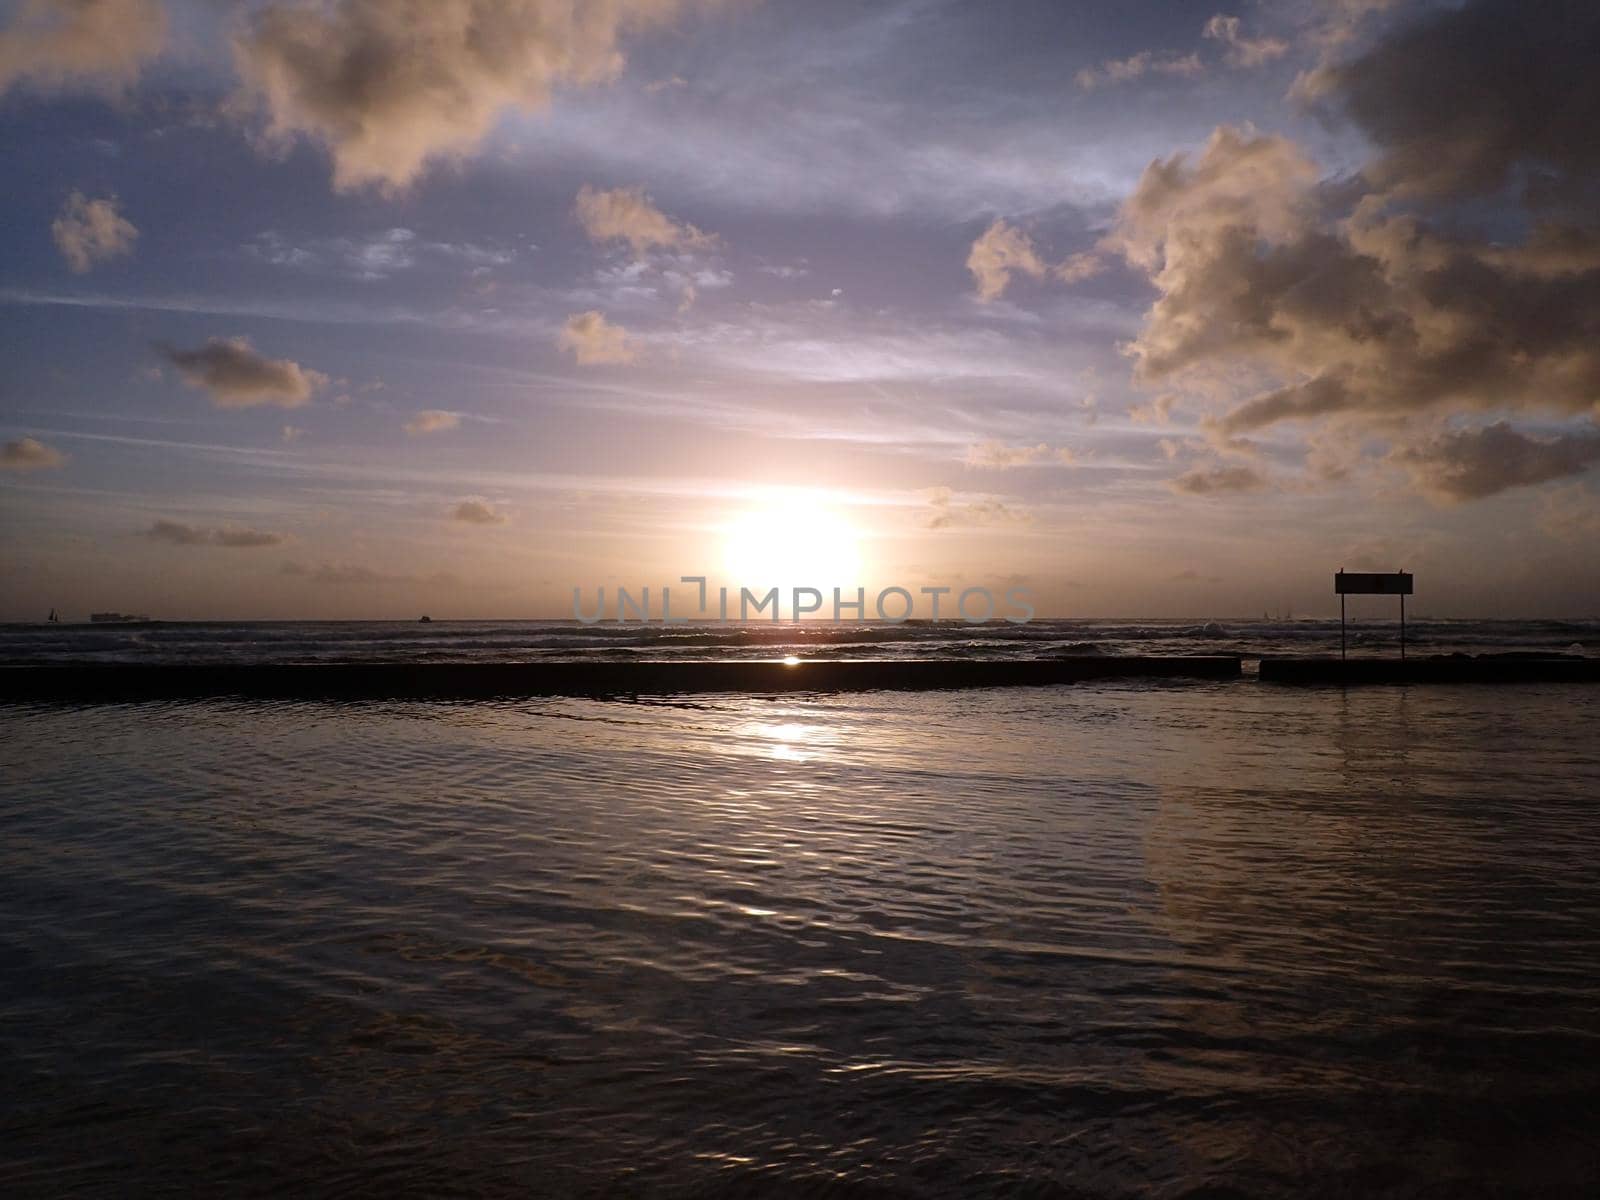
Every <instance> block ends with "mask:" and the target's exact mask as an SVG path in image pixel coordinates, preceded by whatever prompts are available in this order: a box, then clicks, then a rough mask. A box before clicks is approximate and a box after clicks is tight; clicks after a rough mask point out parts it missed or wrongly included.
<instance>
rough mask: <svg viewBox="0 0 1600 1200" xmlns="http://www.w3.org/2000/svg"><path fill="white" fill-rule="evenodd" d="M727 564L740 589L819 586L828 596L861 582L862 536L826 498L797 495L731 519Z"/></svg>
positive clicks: (725, 553) (726, 544) (731, 579)
mask: <svg viewBox="0 0 1600 1200" xmlns="http://www.w3.org/2000/svg"><path fill="white" fill-rule="evenodd" d="M723 566H724V567H725V568H726V570H727V572H728V576H729V579H730V581H731V582H732V583H733V584H734V585H736V586H738V587H748V588H752V589H755V588H761V589H766V588H771V587H778V588H782V589H790V588H797V587H814V588H816V589H818V590H819V591H821V592H823V593H824V594H827V593H828V589H830V588H835V587H850V588H854V587H855V586H857V585H859V584H860V583H861V579H860V570H861V551H860V535H859V534H858V533H857V531H856V529H855V527H854V526H853V525H851V524H850V522H849V521H848V520H846V519H845V518H844V517H843V516H841V515H840V514H839V513H837V512H836V511H834V510H833V509H832V508H830V507H828V505H827V504H826V503H824V502H821V501H818V500H817V499H815V498H812V497H806V496H793V497H785V498H784V499H782V500H779V501H773V502H769V503H766V504H763V505H762V506H761V507H760V508H756V509H752V510H751V511H749V512H745V513H741V514H740V515H739V516H737V517H735V518H734V519H733V520H732V521H731V522H729V524H728V526H727V530H726V537H725V541H724V554H723Z"/></svg>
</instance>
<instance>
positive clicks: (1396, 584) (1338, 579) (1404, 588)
mask: <svg viewBox="0 0 1600 1200" xmlns="http://www.w3.org/2000/svg"><path fill="white" fill-rule="evenodd" d="M1333 590H1334V593H1335V594H1336V595H1340V596H1409V595H1411V574H1410V572H1407V571H1340V572H1339V573H1338V574H1337V575H1335V576H1334V577H1333Z"/></svg>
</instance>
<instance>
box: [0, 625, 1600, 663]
mask: <svg viewBox="0 0 1600 1200" xmlns="http://www.w3.org/2000/svg"><path fill="white" fill-rule="evenodd" d="M1348 641H1349V648H1350V650H1351V651H1352V652H1354V653H1358V654H1393V653H1397V652H1398V651H1399V646H1400V626H1399V624H1398V622H1395V621H1381V622H1352V623H1351V625H1350V628H1349V632H1348ZM1406 644H1407V647H1408V650H1410V651H1413V652H1415V653H1417V654H1453V653H1465V654H1481V653H1485V652H1490V653H1494V652H1501V653H1506V652H1509V653H1517V652H1524V653H1540V654H1551V653H1576V654H1590V655H1600V618H1595V619H1589V620H1569V621H1555V620H1550V621H1475V620H1448V621H1446V620H1421V621H1417V620H1413V621H1410V622H1408V623H1407V626H1406ZM1338 651H1339V622H1338V621H1328V620H1309V619H1307V620H1291V621H1271V620H1238V621H1201V620H1121V621H1118V620H1095V619H1080V620H1035V621H1030V622H1028V623H1027V624H1025V625H1012V624H1009V623H1006V622H1003V621H991V622H988V623H985V624H981V625H968V624H966V623H964V622H959V621H940V622H938V623H932V622H926V621H915V622H907V623H905V624H900V625H893V624H888V623H885V622H866V623H863V624H859V625H850V624H844V625H836V624H829V623H823V622H820V621H808V622H800V623H796V622H792V621H785V622H755V623H750V624H737V623H731V624H728V625H715V624H711V625H672V626H666V625H663V624H661V623H660V622H659V621H658V622H654V623H650V624H646V623H643V622H638V621H634V622H629V623H626V624H621V623H618V622H615V621H607V622H604V623H600V624H594V625H582V624H580V623H578V622H577V621H431V622H427V623H421V622H415V621H245V622H207V621H174V622H146V623H139V624H129V625H112V624H107V625H46V624H32V625H23V624H12V625H4V624H0V665H6V664H20V663H45V662H84V663H90V662H100V663H116V662H150V663H157V662H160V663H184V662H194V663H235V664H242V663H256V662H284V663H287V662H296V663H318V662H326V663H331V662H535V661H539V660H541V659H549V660H574V659H613V660H623V661H626V660H627V659H630V658H645V659H726V658H781V657H783V656H784V655H788V654H794V655H798V656H801V657H809V658H908V657H909V658H943V657H956V658H971V657H981V658H1040V657H1049V656H1054V655H1079V654H1240V655H1243V656H1244V657H1245V658H1247V659H1251V658H1260V657H1261V656H1262V655H1267V654H1275V655H1295V654H1329V653H1338Z"/></svg>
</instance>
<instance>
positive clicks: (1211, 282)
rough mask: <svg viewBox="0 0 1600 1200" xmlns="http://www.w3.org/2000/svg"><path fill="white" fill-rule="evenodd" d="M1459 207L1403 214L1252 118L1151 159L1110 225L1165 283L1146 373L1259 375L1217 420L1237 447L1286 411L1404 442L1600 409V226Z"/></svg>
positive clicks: (1196, 378) (1202, 389) (1154, 312)
mask: <svg viewBox="0 0 1600 1200" xmlns="http://www.w3.org/2000/svg"><path fill="white" fill-rule="evenodd" d="M1454 86H1456V85H1455V84H1452V87H1454ZM1589 182H1590V183H1591V184H1592V183H1593V182H1594V181H1593V180H1590V181H1589ZM1456 216H1457V214H1456V213H1455V212H1454V210H1452V209H1449V208H1443V209H1439V210H1438V211H1437V212H1434V211H1428V210H1426V209H1425V210H1423V211H1420V212H1419V211H1415V210H1413V211H1400V212H1395V211H1391V209H1390V208H1389V207H1388V204H1387V201H1386V199H1385V197H1383V196H1381V195H1378V194H1375V193H1370V192H1364V191H1363V190H1362V181H1360V180H1357V181H1355V185H1354V186H1351V185H1350V183H1349V182H1348V181H1339V182H1334V183H1329V182H1324V181H1323V180H1322V179H1321V178H1320V176H1319V173H1318V171H1317V168H1316V166H1315V164H1313V163H1312V162H1311V161H1310V160H1309V158H1307V157H1306V155H1305V154H1304V152H1303V151H1302V150H1301V149H1300V148H1299V147H1298V146H1296V145H1295V144H1294V143H1292V142H1290V141H1288V140H1287V139H1284V138H1280V137H1272V136H1267V135H1260V134H1256V133H1254V132H1253V131H1250V130H1239V129H1229V128H1223V129H1219V130H1217V131H1216V133H1215V134H1214V135H1213V136H1212V138H1211V140H1210V141H1209V143H1208V144H1207V145H1206V147H1205V148H1204V150H1203V151H1202V152H1201V154H1200V155H1199V156H1198V158H1195V159H1191V158H1190V157H1189V156H1188V155H1185V154H1177V155H1174V156H1172V157H1171V158H1168V159H1163V160H1157V161H1156V162H1155V163H1153V164H1151V166H1150V167H1149V168H1148V169H1147V170H1146V172H1145V174H1144V176H1143V178H1142V179H1141V181H1140V184H1139V186H1138V188H1137V189H1136V190H1135V192H1134V194H1133V195H1132V196H1131V197H1130V198H1129V200H1128V201H1127V202H1126V203H1125V204H1124V206H1123V209H1122V211H1121V213H1120V214H1119V217H1118V220H1117V223H1116V227H1115V228H1114V230H1113V231H1112V233H1111V234H1110V235H1108V237H1107V239H1106V244H1107V245H1108V246H1110V247H1113V248H1115V249H1117V250H1118V251H1119V252H1120V253H1122V254H1123V256H1124V257H1125V258H1126V259H1127V260H1128V261H1129V262H1130V263H1131V264H1132V265H1134V266H1136V267H1139V268H1141V269H1143V270H1144V271H1146V272H1147V274H1148V275H1149V278H1150V281H1151V283H1152V284H1153V285H1154V286H1155V288H1156V292H1157V296H1156V300H1155V303H1154V304H1153V305H1152V306H1151V308H1150V310H1149V312H1148V314H1147V317H1146V320H1145V323H1144V327H1143V328H1142V329H1141V331H1140V333H1139V335H1138V337H1137V338H1135V339H1134V340H1133V341H1132V343H1131V344H1130V345H1129V348H1128V349H1129V353H1130V354H1131V355H1132V357H1133V359H1134V362H1135V377H1136V379H1138V380H1139V381H1140V382H1142V383H1146V384H1165V385H1167V386H1174V385H1185V384H1187V385H1191V386H1192V387H1194V388H1196V389H1198V394H1199V395H1222V396H1225V397H1237V394H1238V392H1239V390H1241V389H1242V388H1247V387H1248V388H1250V390H1251V391H1252V392H1253V393H1254V394H1248V395H1247V396H1246V397H1245V398H1243V399H1236V398H1235V399H1231V400H1230V402H1229V404H1228V407H1226V409H1225V410H1224V411H1222V412H1221V413H1214V412H1213V413H1209V414H1207V416H1206V417H1205V419H1204V421H1203V425H1204V428H1205V429H1206V430H1207V431H1208V432H1209V433H1210V435H1211V436H1212V437H1213V439H1214V440H1216V441H1217V442H1218V443H1219V444H1223V445H1228V446H1231V447H1239V446H1241V445H1243V443H1242V441H1241V439H1242V438H1243V437H1244V435H1246V434H1251V433H1254V432H1257V431H1262V430H1266V429H1268V428H1271V427H1273V426H1277V425H1280V424H1282V423H1285V422H1302V423H1328V422H1333V423H1339V424H1341V425H1343V426H1345V427H1346V428H1347V430H1361V431H1365V432H1366V433H1368V434H1370V435H1372V436H1374V437H1377V438H1382V439H1386V440H1391V441H1392V440H1393V439H1394V438H1395V437H1396V435H1397V434H1398V433H1399V432H1401V430H1402V427H1403V426H1405V425H1406V424H1407V422H1411V421H1416V420H1420V419H1422V418H1423V417H1424V416H1425V415H1427V414H1431V413H1435V412H1440V411H1442V412H1446V413H1460V412H1469V411H1483V412H1500V413H1536V414H1542V415H1556V416H1568V417H1578V416H1583V415H1587V414H1592V413H1595V412H1597V411H1600V410H1597V409H1596V398H1597V397H1600V345H1597V344H1596V342H1595V339H1594V337H1593V330H1594V329H1595V327H1596V325H1597V324H1600V231H1596V230H1595V229H1594V228H1592V227H1589V226H1585V225H1577V224H1572V223H1564V222H1560V221H1556V220H1551V219H1536V220H1533V221H1531V222H1530V225H1529V232H1528V233H1527V234H1526V235H1525V236H1524V237H1523V238H1522V240H1521V241H1520V242H1516V241H1513V242H1502V241H1496V240H1490V239H1489V238H1486V237H1483V236H1481V235H1475V234H1473V233H1472V232H1471V231H1470V230H1471V226H1470V224H1467V223H1465V222H1463V221H1460V220H1458V219H1455V218H1456ZM1252 384H1254V385H1255V386H1252ZM1195 394H1196V393H1195V392H1191V395H1195ZM1502 444H1504V445H1509V443H1502Z"/></svg>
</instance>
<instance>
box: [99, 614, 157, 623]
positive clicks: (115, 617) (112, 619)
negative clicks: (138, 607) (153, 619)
mask: <svg viewBox="0 0 1600 1200" xmlns="http://www.w3.org/2000/svg"><path fill="white" fill-rule="evenodd" d="M149 619H150V618H149V617H146V616H143V615H140V616H133V615H132V614H130V613H119V612H103V613H90V614H89V620H90V621H92V622H93V623H94V624H96V625H131V624H136V623H138V622H140V621H148V620H149Z"/></svg>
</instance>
